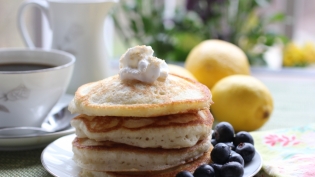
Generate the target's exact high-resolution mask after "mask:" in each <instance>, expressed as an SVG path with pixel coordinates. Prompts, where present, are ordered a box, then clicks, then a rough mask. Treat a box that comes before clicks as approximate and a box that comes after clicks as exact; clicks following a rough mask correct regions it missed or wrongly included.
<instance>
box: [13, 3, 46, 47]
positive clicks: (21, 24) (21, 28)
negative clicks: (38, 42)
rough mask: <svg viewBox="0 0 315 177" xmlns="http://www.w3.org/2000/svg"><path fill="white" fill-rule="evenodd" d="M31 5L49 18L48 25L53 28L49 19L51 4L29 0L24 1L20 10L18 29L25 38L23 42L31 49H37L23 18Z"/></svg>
mask: <svg viewBox="0 0 315 177" xmlns="http://www.w3.org/2000/svg"><path fill="white" fill-rule="evenodd" d="M29 5H30V6H35V7H37V8H39V9H40V10H41V12H42V13H43V14H44V16H45V17H46V18H47V21H48V25H49V27H50V28H51V24H50V18H49V13H48V7H49V4H48V2H47V1H42V0H27V1H24V2H23V3H22V4H21V5H20V7H19V9H18V29H19V31H20V34H21V36H22V38H23V41H24V43H25V44H26V45H27V47H28V48H30V49H34V48H36V47H35V45H34V43H33V41H32V40H31V38H30V35H29V33H28V31H27V29H26V26H25V20H24V18H23V14H24V10H25V9H26V7H27V6H29Z"/></svg>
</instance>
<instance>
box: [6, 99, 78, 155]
mask: <svg viewBox="0 0 315 177" xmlns="http://www.w3.org/2000/svg"><path fill="white" fill-rule="evenodd" d="M72 98H73V95H68V94H65V95H63V96H62V97H61V99H60V100H59V102H58V103H57V105H56V106H55V107H60V106H66V105H67V104H69V102H70V101H71V99H72ZM52 112H54V108H53V109H52ZM74 131H75V129H74V128H73V127H69V128H67V129H65V130H63V131H59V132H54V133H46V134H40V135H29V136H20V137H19V136H14V137H3V136H1V137H0V151H15V150H29V149H35V148H40V147H45V146H46V145H48V144H49V143H51V142H52V141H54V140H56V139H58V138H60V137H62V136H65V135H69V134H72V133H74Z"/></svg>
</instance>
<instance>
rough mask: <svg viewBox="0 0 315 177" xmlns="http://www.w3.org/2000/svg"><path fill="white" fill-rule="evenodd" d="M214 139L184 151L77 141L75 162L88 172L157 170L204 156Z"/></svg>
mask: <svg viewBox="0 0 315 177" xmlns="http://www.w3.org/2000/svg"><path fill="white" fill-rule="evenodd" d="M210 138H211V137H208V138H207V139H204V140H202V141H199V142H198V143H197V144H196V145H195V146H192V147H189V148H181V149H162V148H139V147H135V146H129V145H125V144H118V143H114V142H110V141H100V142H97V141H94V140H91V139H87V138H76V139H75V140H74V141H73V143H72V151H73V153H74V156H73V160H74V161H75V163H76V164H77V165H78V166H79V167H81V168H84V169H87V170H92V171H107V172H109V171H110V172H130V171H157V170H165V169H168V168H172V167H176V166H178V165H181V164H184V163H187V162H189V161H192V160H194V159H197V158H199V157H201V156H202V155H203V154H204V153H205V152H207V151H208V150H209V149H210V148H211V147H212V145H211V142H210Z"/></svg>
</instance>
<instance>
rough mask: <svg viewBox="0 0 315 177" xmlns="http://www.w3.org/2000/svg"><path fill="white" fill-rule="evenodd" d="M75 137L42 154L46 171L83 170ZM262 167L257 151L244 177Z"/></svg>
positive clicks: (63, 173)
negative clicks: (75, 153)
mask: <svg viewBox="0 0 315 177" xmlns="http://www.w3.org/2000/svg"><path fill="white" fill-rule="evenodd" d="M74 138H75V135H74V134H72V135H67V136H64V137H62V138H59V139H57V140H56V141H54V142H52V143H51V144H49V145H48V146H47V147H46V148H45V149H44V151H43V152H42V156H41V161H42V164H43V166H44V167H45V169H46V170H47V171H48V172H49V173H50V174H52V175H54V176H62V177H70V176H71V177H76V176H79V173H80V171H81V168H80V167H78V166H77V165H76V164H75V163H74V161H73V160H72V156H73V153H72V150H71V149H72V144H71V143H72V140H73V139H74ZM261 166H262V160H261V157H260V154H259V153H258V152H257V151H256V155H255V156H254V158H253V160H252V161H251V162H250V163H248V164H247V165H246V166H245V172H244V177H252V176H254V175H255V174H256V173H258V172H259V170H260V169H261Z"/></svg>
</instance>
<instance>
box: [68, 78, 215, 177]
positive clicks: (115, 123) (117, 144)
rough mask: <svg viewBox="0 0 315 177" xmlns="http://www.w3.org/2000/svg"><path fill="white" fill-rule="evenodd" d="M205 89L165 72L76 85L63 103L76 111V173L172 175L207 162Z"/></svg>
mask: <svg viewBox="0 0 315 177" xmlns="http://www.w3.org/2000/svg"><path fill="white" fill-rule="evenodd" d="M211 102H212V101H211V93H210V90H209V89H208V88H207V87H206V86H204V85H202V84H200V83H199V82H196V81H194V80H191V79H188V78H183V77H180V76H177V75H169V76H168V77H167V79H166V80H165V81H164V82H159V81H155V82H154V83H153V84H147V83H144V82H140V81H136V80H133V81H121V80H120V78H119V75H115V76H112V77H109V78H106V79H104V80H101V81H98V82H93V83H88V84H85V85H83V86H81V87H80V88H79V89H78V90H77V92H76V93H75V97H74V99H73V100H72V102H71V103H70V105H69V110H70V111H71V112H72V113H79V114H80V115H79V116H77V117H76V118H74V119H73V120H72V121H71V125H72V126H73V127H74V128H75V129H76V136H77V137H76V138H75V140H74V141H73V143H72V145H73V153H74V157H73V159H74V161H75V162H76V164H77V165H78V166H80V167H81V168H82V171H81V176H107V177H130V176H138V177H140V176H146V177H148V176H151V177H162V176H165V177H168V176H175V175H176V174H177V173H178V172H179V171H182V170H188V171H194V170H195V169H196V168H197V167H198V166H199V165H201V164H204V163H209V161H210V151H211V149H212V145H211V142H210V140H211V137H209V136H211V129H212V123H213V118H212V115H211V113H210V112H209V107H210V104H211Z"/></svg>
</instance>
